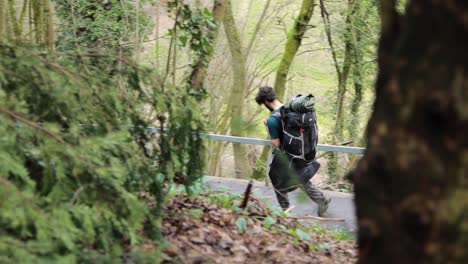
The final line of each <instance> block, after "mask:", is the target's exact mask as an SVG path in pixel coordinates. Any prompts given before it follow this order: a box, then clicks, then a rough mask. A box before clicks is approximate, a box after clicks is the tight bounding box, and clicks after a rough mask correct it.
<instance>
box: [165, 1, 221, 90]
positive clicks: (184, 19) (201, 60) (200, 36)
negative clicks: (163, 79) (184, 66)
mask: <svg viewBox="0 0 468 264" xmlns="http://www.w3.org/2000/svg"><path fill="white" fill-rule="evenodd" d="M167 6H168V9H169V10H170V11H173V12H174V13H175V17H176V24H175V27H174V28H172V29H170V30H169V34H170V35H171V36H172V38H173V39H174V38H176V40H175V41H177V45H178V46H180V47H186V46H188V47H189V48H190V51H191V57H192V58H191V63H190V67H191V69H192V75H193V74H194V73H195V72H196V71H200V70H201V69H203V68H207V67H208V63H209V60H210V56H211V55H212V54H213V52H214V46H213V42H214V39H215V36H216V34H215V32H216V30H217V27H218V26H217V25H216V22H215V19H214V17H213V14H212V13H211V12H210V11H209V10H208V9H206V8H205V9H203V10H202V9H200V8H197V7H192V6H191V5H189V4H185V3H184V1H181V0H171V1H168V2H167ZM192 77H193V76H188V78H187V84H186V85H187V89H188V91H189V93H190V94H191V95H194V96H196V97H198V98H200V99H201V98H203V97H204V96H205V95H206V90H205V88H204V87H203V84H202V85H201V86H199V85H200V84H193V83H192V81H193V80H192V79H191V78H192ZM194 86H195V87H194Z"/></svg>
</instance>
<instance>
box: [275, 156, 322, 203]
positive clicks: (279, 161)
mask: <svg viewBox="0 0 468 264" xmlns="http://www.w3.org/2000/svg"><path fill="white" fill-rule="evenodd" d="M308 165H310V163H307V162H304V161H302V160H291V159H290V158H289V156H287V155H285V154H284V153H281V152H278V151H277V152H276V154H273V156H272V160H271V163H270V166H269V171H268V175H269V177H270V180H271V182H272V184H273V186H274V188H275V194H276V198H277V200H278V203H279V205H280V206H281V208H283V210H286V209H287V208H289V199H288V192H291V191H293V190H295V189H297V188H300V189H301V190H302V191H303V192H305V193H306V194H307V196H308V197H309V198H310V199H311V200H312V201H314V202H315V203H317V204H321V203H324V202H325V199H326V197H325V195H324V194H323V193H322V192H321V191H320V190H319V189H317V188H316V187H315V186H314V185H313V184H312V183H311V182H310V181H309V180H310V179H311V178H312V177H313V176H314V175H313V174H315V172H314V173H313V174H312V175H303V174H304V171H307V169H306V167H307V166H308ZM318 165H319V164H318ZM317 169H318V168H317ZM315 171H316V170H315Z"/></svg>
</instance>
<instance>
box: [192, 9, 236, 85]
mask: <svg viewBox="0 0 468 264" xmlns="http://www.w3.org/2000/svg"><path fill="white" fill-rule="evenodd" d="M226 2H227V0H215V2H214V6H213V17H214V20H215V22H216V25H217V27H216V30H215V32H214V33H213V34H214V37H213V46H215V45H216V42H217V39H218V32H219V27H220V25H221V21H223V17H224V12H225V8H226ZM211 58H212V54H209V55H207V54H205V53H203V55H200V58H197V59H196V63H195V66H194V67H193V68H192V73H191V74H190V79H189V80H190V85H191V87H192V89H195V90H199V89H201V88H202V87H203V82H204V81H205V77H206V72H207V68H208V65H209V62H210V61H211Z"/></svg>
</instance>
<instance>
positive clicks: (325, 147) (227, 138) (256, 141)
mask: <svg viewBox="0 0 468 264" xmlns="http://www.w3.org/2000/svg"><path fill="white" fill-rule="evenodd" d="M147 131H148V132H150V133H159V132H160V129H159V128H156V127H148V128H147ZM200 137H201V138H205V139H210V140H213V141H224V142H232V143H240V144H250V145H263V146H268V145H270V144H271V143H270V140H265V139H260V138H248V137H235V136H226V135H218V134H214V133H207V134H205V133H200ZM317 149H318V150H319V151H330V152H341V153H351V154H364V153H365V152H366V149H365V148H359V147H346V146H334V145H326V144H318V145H317Z"/></svg>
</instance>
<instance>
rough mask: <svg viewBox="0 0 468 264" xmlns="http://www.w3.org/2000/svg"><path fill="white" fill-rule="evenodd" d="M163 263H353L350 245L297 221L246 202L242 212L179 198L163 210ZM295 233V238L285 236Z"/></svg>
mask: <svg viewBox="0 0 468 264" xmlns="http://www.w3.org/2000/svg"><path fill="white" fill-rule="evenodd" d="M164 211H165V212H167V214H166V215H165V216H164V218H163V225H162V233H163V236H164V237H165V239H166V240H167V241H168V242H170V246H169V247H167V248H166V249H165V251H164V259H165V260H164V262H165V263H173V262H183V263H224V264H227V263H354V262H355V261H356V250H355V242H354V241H336V240H334V239H333V238H332V237H330V236H327V235H326V234H323V233H322V234H316V233H313V232H309V233H307V232H306V231H304V230H306V229H304V228H302V225H301V224H300V223H299V222H298V221H297V220H295V219H285V218H281V217H277V216H272V215H270V213H269V212H268V209H267V208H266V206H265V205H264V204H263V203H262V202H261V201H260V200H258V199H256V198H255V197H250V202H249V205H248V206H247V208H246V210H245V211H238V212H237V213H236V212H234V211H233V210H230V209H226V208H220V207H219V206H218V205H216V204H213V203H211V202H210V201H209V199H208V198H206V197H205V196H198V197H188V196H182V195H178V196H176V197H174V199H173V200H172V201H171V202H169V204H168V205H166V208H165V210H164ZM194 212H195V213H194ZM291 230H293V233H294V234H291V233H288V231H291Z"/></svg>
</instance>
